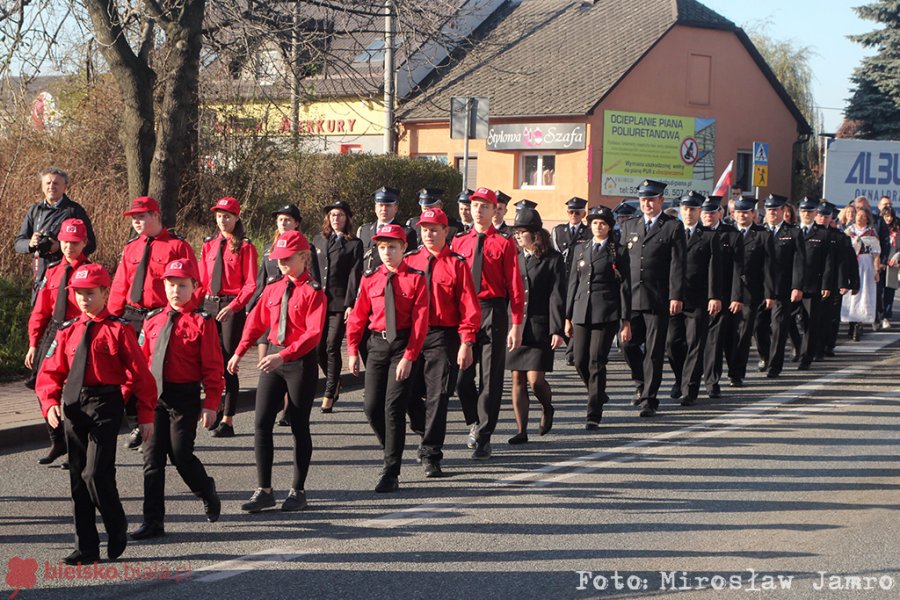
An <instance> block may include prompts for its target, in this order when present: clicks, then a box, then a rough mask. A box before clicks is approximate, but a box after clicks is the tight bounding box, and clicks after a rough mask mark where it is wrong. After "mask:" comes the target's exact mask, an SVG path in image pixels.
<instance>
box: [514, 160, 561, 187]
mask: <svg viewBox="0 0 900 600" xmlns="http://www.w3.org/2000/svg"><path fill="white" fill-rule="evenodd" d="M519 180H520V182H521V185H520V186H519V187H520V188H521V189H523V190H533V189H553V188H554V186H555V185H556V155H555V154H523V155H522V160H521V163H520V164H519Z"/></svg>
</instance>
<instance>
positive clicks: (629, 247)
mask: <svg viewBox="0 0 900 600" xmlns="http://www.w3.org/2000/svg"><path fill="white" fill-rule="evenodd" d="M632 246H634V242H628V249H629V250H631V247H632Z"/></svg>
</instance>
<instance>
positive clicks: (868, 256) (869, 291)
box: [841, 207, 881, 342]
mask: <svg viewBox="0 0 900 600" xmlns="http://www.w3.org/2000/svg"><path fill="white" fill-rule="evenodd" d="M848 208H849V207H848ZM845 210H847V209H845ZM855 213H856V214H855V215H854V216H853V219H852V221H851V222H850V224H849V225H847V227H846V229H844V233H846V234H847V235H849V236H850V239H851V241H852V242H853V250H854V251H855V252H856V259H857V261H858V262H859V282H860V289H859V293H858V294H856V295H853V294H846V295H845V296H844V300H843V305H842V306H841V321H842V322H843V323H850V331H849V335H850V339H851V340H853V341H854V342H858V341H860V339H861V337H862V331H863V324H872V323H874V322H875V316H876V309H875V297H876V294H877V292H878V269H879V268H880V266H881V265H880V264H879V259H878V256H879V253H880V252H881V242H880V241H879V240H878V234H877V233H876V231H875V225H874V223H873V218H872V213H871V212H869V211H868V210H857V211H855Z"/></svg>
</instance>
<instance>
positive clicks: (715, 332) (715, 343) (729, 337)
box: [703, 301, 735, 389]
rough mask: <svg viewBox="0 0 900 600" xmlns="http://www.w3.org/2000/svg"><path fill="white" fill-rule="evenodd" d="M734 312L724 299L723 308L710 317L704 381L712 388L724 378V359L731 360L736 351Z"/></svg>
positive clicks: (705, 350)
mask: <svg viewBox="0 0 900 600" xmlns="http://www.w3.org/2000/svg"><path fill="white" fill-rule="evenodd" d="M733 321H734V314H732V312H731V311H730V310H728V306H727V305H726V303H725V302H724V301H723V302H722V310H721V311H719V313H718V314H717V315H716V316H714V317H709V326H708V328H707V334H706V348H705V349H704V350H703V382H704V383H705V384H706V388H707V389H710V388H712V386H714V385H717V384H718V383H719V380H721V379H722V360H723V358H724V359H725V360H726V361H729V362H730V360H731V354H732V353H733V351H734V343H735V339H734V335H733V332H734V329H733V328H732V322H733Z"/></svg>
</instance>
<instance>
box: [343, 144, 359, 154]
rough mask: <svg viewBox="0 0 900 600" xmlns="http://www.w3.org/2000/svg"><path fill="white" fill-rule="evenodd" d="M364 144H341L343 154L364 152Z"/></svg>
mask: <svg viewBox="0 0 900 600" xmlns="http://www.w3.org/2000/svg"><path fill="white" fill-rule="evenodd" d="M362 153H363V147H362V144H341V154H362Z"/></svg>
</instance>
